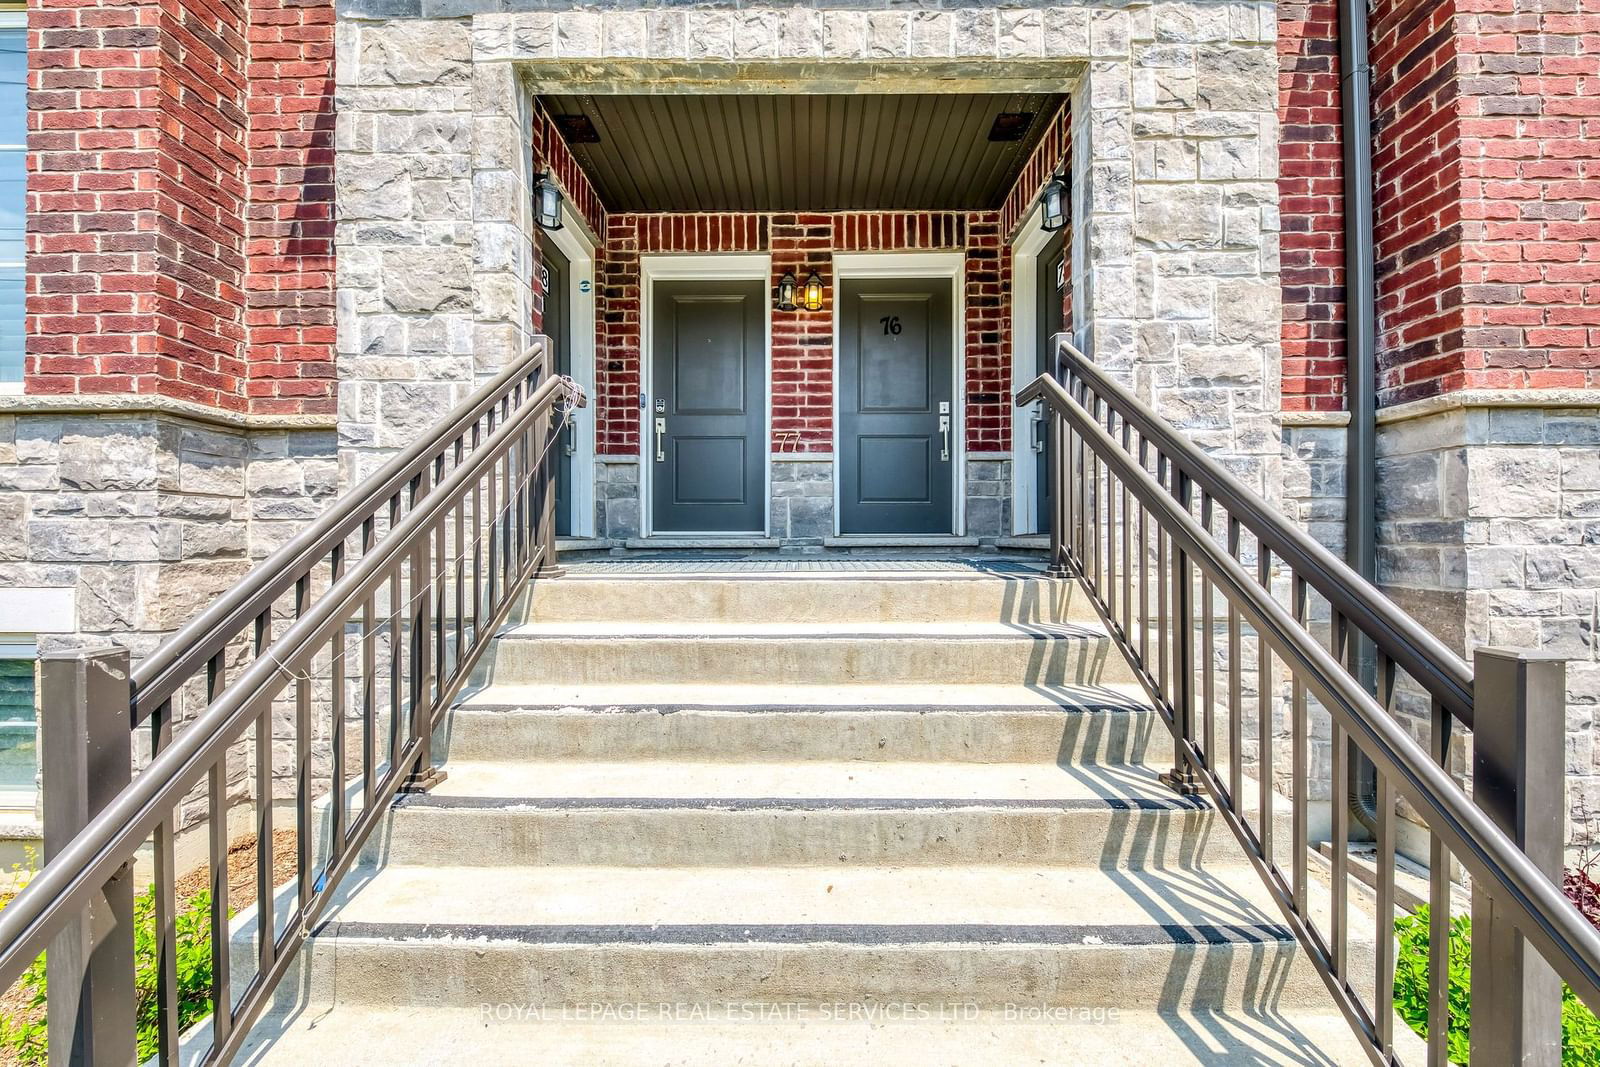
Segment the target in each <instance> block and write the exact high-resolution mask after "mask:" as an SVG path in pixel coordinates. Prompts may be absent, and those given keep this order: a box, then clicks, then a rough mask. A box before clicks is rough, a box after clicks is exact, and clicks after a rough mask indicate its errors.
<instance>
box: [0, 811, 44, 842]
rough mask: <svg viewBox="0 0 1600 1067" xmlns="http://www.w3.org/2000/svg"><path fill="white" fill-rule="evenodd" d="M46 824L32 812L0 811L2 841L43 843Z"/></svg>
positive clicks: (0, 839)
mask: <svg viewBox="0 0 1600 1067" xmlns="http://www.w3.org/2000/svg"><path fill="white" fill-rule="evenodd" d="M43 840H44V824H43V823H41V822H40V821H39V820H38V819H36V818H35V817H34V815H33V813H32V812H31V811H17V810H12V811H5V810H0V841H43Z"/></svg>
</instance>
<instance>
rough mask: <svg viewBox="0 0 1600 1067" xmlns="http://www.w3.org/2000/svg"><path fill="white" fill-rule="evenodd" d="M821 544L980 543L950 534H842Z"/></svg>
mask: <svg viewBox="0 0 1600 1067" xmlns="http://www.w3.org/2000/svg"><path fill="white" fill-rule="evenodd" d="M822 543H823V545H824V546H826V547H828V548H977V547H978V545H979V544H980V543H981V541H980V539H979V538H976V537H955V536H953V535H951V534H933V535H927V536H922V535H915V534H902V535H890V536H879V535H877V534H844V535H841V536H839V537H824V538H823V539H822Z"/></svg>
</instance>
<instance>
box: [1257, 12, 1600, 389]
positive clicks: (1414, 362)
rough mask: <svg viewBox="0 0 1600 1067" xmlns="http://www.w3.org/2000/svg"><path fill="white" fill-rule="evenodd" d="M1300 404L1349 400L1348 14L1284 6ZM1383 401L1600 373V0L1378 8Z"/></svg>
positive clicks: (1288, 251)
mask: <svg viewBox="0 0 1600 1067" xmlns="http://www.w3.org/2000/svg"><path fill="white" fill-rule="evenodd" d="M1279 12H1280V15H1279V54H1280V75H1281V81H1280V96H1279V111H1280V116H1281V118H1282V120H1283V139H1282V143H1281V146H1280V152H1281V159H1282V177H1281V178H1280V182H1279V189H1280V193H1281V195H1282V212H1283V281H1284V359H1285V362H1284V375H1283V395H1284V407H1285V408H1287V409H1291V410H1292V409H1321V408H1324V407H1336V406H1339V404H1340V403H1342V401H1340V400H1339V398H1340V394H1341V389H1342V381H1341V379H1342V376H1343V373H1344V368H1343V351H1342V348H1343V346H1342V338H1343V328H1342V323H1341V320H1342V315H1343V308H1342V300H1341V296H1342V293H1341V284H1342V282H1341V277H1340V276H1341V270H1340V266H1339V261H1340V257H1341V256H1342V252H1341V251H1340V244H1339V233H1340V230H1339V228H1340V226H1341V222H1340V218H1339V212H1340V211H1341V210H1342V204H1341V199H1340V196H1339V190H1338V183H1339V165H1338V164H1339V155H1338V152H1339V149H1338V137H1339V112H1338V82H1337V65H1338V64H1337V57H1336V54H1335V52H1336V49H1335V47H1334V41H1335V39H1336V38H1335V23H1336V17H1335V12H1334V10H1333V9H1332V8H1331V6H1330V5H1327V4H1325V3H1320V2H1316V0H1310V2H1297V3H1290V4H1284V5H1281V6H1280V8H1279ZM1371 35H1372V40H1371V61H1372V67H1373V94H1374V118H1373V124H1374V154H1373V165H1374V170H1375V183H1374V185H1375V187H1374V203H1375V214H1376V218H1375V232H1376V237H1377V248H1376V255H1377V282H1378V391H1379V403H1380V404H1385V405H1393V404H1398V403H1403V402H1405V401H1408V400H1416V399H1420V398H1424V397H1430V396H1437V395H1440V394H1443V393H1449V392H1455V391H1458V390H1462V389H1485V388H1487V389H1500V388H1504V389H1514V388H1560V387H1573V388H1584V387H1588V388H1593V387H1596V386H1597V385H1600V5H1597V4H1596V3H1595V2H1594V0H1555V2H1549V3H1534V2H1532V0H1444V2H1443V3H1430V2H1427V0H1380V2H1379V3H1378V4H1377V6H1376V7H1375V8H1374V10H1373V13H1372V24H1371Z"/></svg>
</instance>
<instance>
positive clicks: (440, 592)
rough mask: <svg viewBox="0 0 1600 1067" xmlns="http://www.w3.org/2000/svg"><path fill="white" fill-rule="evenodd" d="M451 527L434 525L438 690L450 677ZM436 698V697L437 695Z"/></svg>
mask: <svg viewBox="0 0 1600 1067" xmlns="http://www.w3.org/2000/svg"><path fill="white" fill-rule="evenodd" d="M444 478H445V472H444V453H442V452H441V453H439V459H438V461H437V462H436V463H435V464H434V468H433V484H434V485H438V484H440V483H441V482H443V481H444ZM448 529H449V527H448V526H447V525H446V524H445V523H443V522H441V523H439V525H438V526H437V527H435V528H434V543H433V611H432V612H431V613H430V615H429V618H430V619H431V620H432V622H433V677H434V688H435V691H436V692H437V691H438V690H439V689H441V688H442V687H443V686H444V684H445V682H446V681H447V680H448V679H449V677H450V672H449V669H448V666H447V664H448V661H447V660H446V658H445V655H446V648H445V622H446V619H447V618H448V616H449V614H450V597H449V590H448V589H447V588H446V585H445V577H446V575H447V573H448V572H447V571H446V568H445V563H446V558H447V553H448V552H449V546H448V544H447V543H446V541H447V531H448ZM435 699H437V697H436V698H435Z"/></svg>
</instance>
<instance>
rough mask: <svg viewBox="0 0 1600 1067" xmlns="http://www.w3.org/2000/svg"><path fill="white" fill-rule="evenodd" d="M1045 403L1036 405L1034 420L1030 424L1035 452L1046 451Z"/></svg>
mask: <svg viewBox="0 0 1600 1067" xmlns="http://www.w3.org/2000/svg"><path fill="white" fill-rule="evenodd" d="M1042 405H1043V402H1042V401H1041V402H1040V403H1039V404H1036V405H1035V406H1034V409H1033V416H1032V420H1031V421H1030V422H1029V424H1028V426H1029V439H1030V440H1031V442H1032V444H1033V450H1034V451H1035V452H1043V451H1044V433H1043V430H1044V411H1043V407H1042Z"/></svg>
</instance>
